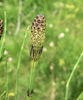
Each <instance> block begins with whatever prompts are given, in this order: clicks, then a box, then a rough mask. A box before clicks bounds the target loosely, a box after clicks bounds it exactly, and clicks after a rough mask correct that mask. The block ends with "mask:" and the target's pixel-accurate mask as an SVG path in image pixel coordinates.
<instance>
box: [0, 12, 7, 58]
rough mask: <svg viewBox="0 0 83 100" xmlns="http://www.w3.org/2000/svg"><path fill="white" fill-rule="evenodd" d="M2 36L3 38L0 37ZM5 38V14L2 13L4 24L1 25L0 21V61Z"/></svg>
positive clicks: (1, 21)
mask: <svg viewBox="0 0 83 100" xmlns="http://www.w3.org/2000/svg"><path fill="white" fill-rule="evenodd" d="M2 35H3V37H2ZM5 37H6V12H4V24H3V20H2V19H0V39H2V40H1V48H0V59H1V57H2V55H3V51H4V43H5Z"/></svg>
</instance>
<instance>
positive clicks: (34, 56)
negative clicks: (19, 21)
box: [27, 14, 45, 96]
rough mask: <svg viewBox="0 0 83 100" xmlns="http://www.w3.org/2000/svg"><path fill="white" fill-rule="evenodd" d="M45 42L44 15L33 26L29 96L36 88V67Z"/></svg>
mask: <svg viewBox="0 0 83 100" xmlns="http://www.w3.org/2000/svg"><path fill="white" fill-rule="evenodd" d="M44 40H45V18H44V16H43V15H42V14H39V15H37V16H36V18H35V19H34V21H33V23H32V26H31V49H30V57H31V61H32V66H31V72H30V82H29V88H28V93H27V96H31V95H32V94H33V92H34V91H33V88H34V86H33V85H34V75H35V66H36V64H37V62H38V60H39V58H40V55H41V54H42V49H43V44H44Z"/></svg>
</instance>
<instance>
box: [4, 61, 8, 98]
mask: <svg viewBox="0 0 83 100" xmlns="http://www.w3.org/2000/svg"><path fill="white" fill-rule="evenodd" d="M8 67H9V63H8V60H7V67H6V70H7V71H6V72H7V81H6V98H5V100H8V91H9V90H8V83H9V72H8Z"/></svg>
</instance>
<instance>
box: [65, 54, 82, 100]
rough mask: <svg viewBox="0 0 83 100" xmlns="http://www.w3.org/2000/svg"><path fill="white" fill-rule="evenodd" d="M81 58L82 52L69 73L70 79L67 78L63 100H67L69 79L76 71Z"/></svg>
mask: <svg viewBox="0 0 83 100" xmlns="http://www.w3.org/2000/svg"><path fill="white" fill-rule="evenodd" d="M82 56H83V52H82V53H81V55H80V57H79V59H78V60H77V62H76V64H75V66H74V68H73V70H72V72H71V74H70V77H69V79H68V81H67V84H66V93H65V100H68V89H69V84H70V81H71V78H72V77H73V75H74V72H75V70H76V68H77V66H78V64H79V62H80V60H81V58H82Z"/></svg>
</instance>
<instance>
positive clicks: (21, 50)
mask: <svg viewBox="0 0 83 100" xmlns="http://www.w3.org/2000/svg"><path fill="white" fill-rule="evenodd" d="M27 31H29V27H28V28H27ZM27 31H26V32H25V37H24V40H23V42H22V45H21V49H20V53H19V57H18V64H17V70H16V97H15V100H17V91H18V72H19V68H20V64H21V56H22V52H23V48H24V45H25V41H26V38H27Z"/></svg>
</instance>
